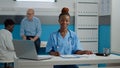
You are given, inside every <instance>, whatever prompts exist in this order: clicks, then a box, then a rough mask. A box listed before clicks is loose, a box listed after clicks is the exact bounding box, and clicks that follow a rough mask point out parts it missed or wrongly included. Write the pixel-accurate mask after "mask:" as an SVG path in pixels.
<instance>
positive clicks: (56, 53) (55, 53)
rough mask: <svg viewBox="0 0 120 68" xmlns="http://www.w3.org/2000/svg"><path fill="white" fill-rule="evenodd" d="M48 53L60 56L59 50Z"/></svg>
mask: <svg viewBox="0 0 120 68" xmlns="http://www.w3.org/2000/svg"><path fill="white" fill-rule="evenodd" d="M50 55H54V56H60V53H59V52H50Z"/></svg>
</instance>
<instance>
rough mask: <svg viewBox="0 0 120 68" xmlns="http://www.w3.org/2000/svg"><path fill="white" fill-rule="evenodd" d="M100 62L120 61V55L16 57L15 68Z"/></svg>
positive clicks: (51, 67)
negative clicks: (38, 58) (33, 58)
mask: <svg viewBox="0 0 120 68" xmlns="http://www.w3.org/2000/svg"><path fill="white" fill-rule="evenodd" d="M99 63H105V64H109V63H120V56H117V55H110V56H108V57H102V56H95V55H89V56H87V55H83V57H81V58H61V57H53V58H52V59H49V60H41V61H35V60H25V59H15V64H14V68H53V65H70V64H99Z"/></svg>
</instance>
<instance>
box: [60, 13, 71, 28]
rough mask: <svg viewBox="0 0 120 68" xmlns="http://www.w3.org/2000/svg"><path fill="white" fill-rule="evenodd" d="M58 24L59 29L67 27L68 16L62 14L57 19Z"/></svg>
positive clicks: (68, 22)
mask: <svg viewBox="0 0 120 68" xmlns="http://www.w3.org/2000/svg"><path fill="white" fill-rule="evenodd" d="M59 24H60V27H61V29H67V27H68V25H69V24H70V16H68V15H62V16H61V17H60V19H59Z"/></svg>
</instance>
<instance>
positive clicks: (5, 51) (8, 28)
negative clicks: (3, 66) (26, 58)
mask: <svg viewBox="0 0 120 68" xmlns="http://www.w3.org/2000/svg"><path fill="white" fill-rule="evenodd" d="M14 24H15V23H14V21H13V20H11V19H6V20H5V21H4V26H5V28H4V29H1V30H0V59H2V60H11V61H14V58H16V54H15V51H14V46H13V42H12V40H13V37H12V33H11V32H12V31H13V28H14ZM7 68H10V67H7Z"/></svg>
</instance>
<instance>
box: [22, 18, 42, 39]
mask: <svg viewBox="0 0 120 68" xmlns="http://www.w3.org/2000/svg"><path fill="white" fill-rule="evenodd" d="M20 35H21V36H22V35H25V36H38V37H40V35H41V22H40V20H39V19H38V18H37V17H33V18H32V20H31V21H30V20H28V18H27V17H25V18H24V19H23V20H22V22H21V29H20Z"/></svg>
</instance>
